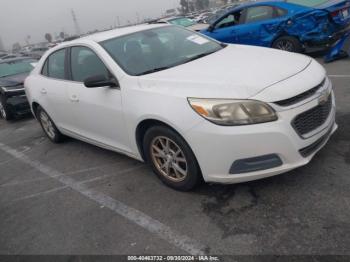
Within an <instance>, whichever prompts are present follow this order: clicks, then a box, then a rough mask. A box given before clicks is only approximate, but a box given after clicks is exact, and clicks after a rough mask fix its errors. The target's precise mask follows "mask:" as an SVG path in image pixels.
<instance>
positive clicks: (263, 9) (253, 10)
mask: <svg viewBox="0 0 350 262" xmlns="http://www.w3.org/2000/svg"><path fill="white" fill-rule="evenodd" d="M272 18H274V10H273V7H271V6H254V7H250V8H248V9H247V14H246V19H245V23H253V22H260V21H264V20H268V19H272Z"/></svg>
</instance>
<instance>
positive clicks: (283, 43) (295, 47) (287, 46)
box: [272, 36, 303, 53]
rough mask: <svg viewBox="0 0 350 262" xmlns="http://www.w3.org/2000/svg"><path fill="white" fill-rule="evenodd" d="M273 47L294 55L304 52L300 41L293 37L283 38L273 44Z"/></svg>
mask: <svg viewBox="0 0 350 262" xmlns="http://www.w3.org/2000/svg"><path fill="white" fill-rule="evenodd" d="M272 47H273V48H275V49H279V50H284V51H288V52H293V53H301V52H302V51H303V47H302V45H301V43H300V41H299V40H298V39H297V38H295V37H293V36H282V37H280V38H277V39H276V40H275V41H274V42H273V44H272Z"/></svg>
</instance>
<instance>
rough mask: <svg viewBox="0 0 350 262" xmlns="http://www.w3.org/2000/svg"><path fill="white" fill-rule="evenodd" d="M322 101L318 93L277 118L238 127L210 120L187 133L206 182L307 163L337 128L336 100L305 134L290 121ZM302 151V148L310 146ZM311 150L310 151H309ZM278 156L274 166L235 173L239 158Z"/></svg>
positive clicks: (251, 177) (247, 177) (235, 179)
mask: <svg viewBox="0 0 350 262" xmlns="http://www.w3.org/2000/svg"><path fill="white" fill-rule="evenodd" d="M318 103H319V97H315V98H314V99H313V100H311V101H309V102H307V103H305V104H303V105H300V106H298V107H295V108H292V109H288V110H284V111H280V112H278V114H279V120H278V121H275V122H270V123H265V124H259V125H251V126H237V127H222V126H217V125H214V124H212V123H210V122H208V121H203V122H202V123H201V124H200V125H198V126H196V127H195V128H193V129H191V130H190V131H189V132H187V133H186V137H185V138H186V139H187V141H190V142H191V143H190V145H191V148H192V150H193V151H194V153H195V155H196V157H197V160H198V163H199V166H200V168H201V170H202V174H203V177H204V180H205V181H206V182H214V183H225V184H234V183H240V182H246V181H251V180H257V179H261V178H266V177H270V176H274V175H278V174H281V173H285V172H288V171H290V170H292V169H295V168H297V167H300V166H304V165H306V164H308V163H309V162H310V161H311V160H312V158H313V157H314V156H315V154H316V153H317V152H318V151H319V150H320V149H321V148H322V147H323V146H324V145H325V144H326V143H327V141H328V140H329V138H330V137H331V135H332V134H333V133H334V132H335V131H336V130H337V127H338V126H337V124H336V123H335V112H336V109H335V100H334V94H333V95H332V110H331V112H330V114H329V117H328V119H327V120H326V122H325V123H324V124H323V125H322V126H320V127H318V128H317V129H315V130H313V131H312V132H310V133H309V134H307V135H306V136H304V137H300V136H299V135H298V134H297V132H296V131H295V130H294V128H293V127H292V125H291V122H292V120H293V119H294V117H295V116H296V115H299V114H300V113H302V112H305V111H307V110H309V109H311V108H313V107H315V106H317V105H318ZM307 149H309V151H308V152H307V155H303V150H307ZM310 150H311V151H310ZM269 155H270V156H271V155H274V156H278V158H279V159H280V160H281V162H282V163H281V165H278V166H276V167H273V168H269V169H264V170H259V171H254V172H245V173H238V174H236V173H233V174H232V166H233V163H235V161H237V160H244V159H252V158H259V157H262V156H263V157H264V156H269Z"/></svg>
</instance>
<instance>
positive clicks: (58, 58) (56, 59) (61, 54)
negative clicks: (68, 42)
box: [42, 49, 66, 79]
mask: <svg viewBox="0 0 350 262" xmlns="http://www.w3.org/2000/svg"><path fill="white" fill-rule="evenodd" d="M65 56H66V49H61V50H59V51H56V52H55V53H53V54H52V55H50V56H49V58H48V59H47V60H46V62H45V65H44V68H43V72H42V73H43V74H44V75H46V76H48V77H51V78H56V79H66V77H65ZM45 67H46V68H45ZM45 73H46V74H45Z"/></svg>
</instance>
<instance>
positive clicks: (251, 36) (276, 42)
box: [201, 0, 350, 52]
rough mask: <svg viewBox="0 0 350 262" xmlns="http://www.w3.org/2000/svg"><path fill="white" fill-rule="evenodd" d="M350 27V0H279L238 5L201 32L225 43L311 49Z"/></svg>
mask: <svg viewBox="0 0 350 262" xmlns="http://www.w3.org/2000/svg"><path fill="white" fill-rule="evenodd" d="M349 30H350V1H349V0H347V1H344V0H328V1H327V0H277V1H254V2H248V3H244V4H239V5H236V6H235V7H233V8H232V9H231V10H229V11H228V12H227V13H225V14H224V15H222V16H221V17H220V18H218V19H217V20H216V21H215V22H213V23H212V24H211V25H210V27H209V28H208V29H205V30H203V31H201V33H203V34H205V35H207V36H210V37H212V38H214V39H217V40H219V41H222V42H225V43H236V44H246V45H256V46H264V47H273V48H277V49H282V50H285V51H290V52H305V51H306V52H308V51H316V50H320V49H325V48H327V47H329V46H331V45H332V44H333V43H334V42H335V41H337V40H338V39H340V38H341V37H342V36H343V35H344V34H345V33H346V32H348V31H349Z"/></svg>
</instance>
